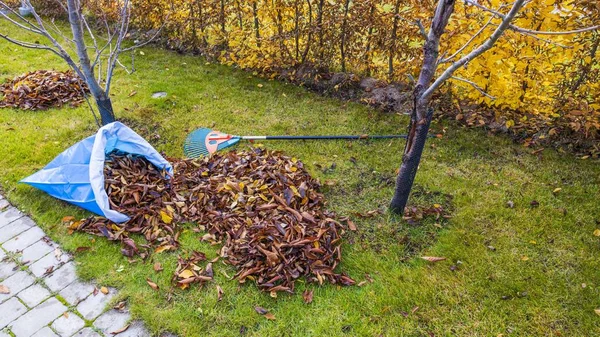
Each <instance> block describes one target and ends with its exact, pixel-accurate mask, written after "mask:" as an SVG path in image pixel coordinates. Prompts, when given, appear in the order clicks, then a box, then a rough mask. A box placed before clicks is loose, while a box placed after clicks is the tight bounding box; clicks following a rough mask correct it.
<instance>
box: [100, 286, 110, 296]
mask: <svg viewBox="0 0 600 337" xmlns="http://www.w3.org/2000/svg"><path fill="white" fill-rule="evenodd" d="M100 292H102V293H103V294H104V295H107V294H108V288H107V287H102V288H100Z"/></svg>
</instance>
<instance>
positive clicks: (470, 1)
mask: <svg viewBox="0 0 600 337" xmlns="http://www.w3.org/2000/svg"><path fill="white" fill-rule="evenodd" d="M466 2H467V3H468V4H470V5H473V6H475V7H477V8H479V9H481V10H484V11H486V12H490V13H492V14H494V15H495V16H497V17H499V18H501V19H502V20H505V18H506V16H505V15H504V14H502V13H500V12H498V11H495V10H493V9H491V8H487V7H485V6H483V5H481V4H479V3H477V1H475V0H466ZM509 28H510V29H511V30H514V31H516V32H519V33H525V34H527V35H529V34H533V35H569V34H579V33H585V32H590V31H594V30H600V25H596V26H591V27H585V28H581V29H574V30H566V31H557V32H553V31H543V30H534V29H526V28H521V27H518V26H515V25H513V24H510V25H509Z"/></svg>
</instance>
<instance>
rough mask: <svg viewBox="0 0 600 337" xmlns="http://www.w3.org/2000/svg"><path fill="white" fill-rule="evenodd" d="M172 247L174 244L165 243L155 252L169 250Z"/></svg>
mask: <svg viewBox="0 0 600 337" xmlns="http://www.w3.org/2000/svg"><path fill="white" fill-rule="evenodd" d="M171 248H173V246H171V245H163V246H159V247H158V248H156V249H155V250H154V252H155V253H162V252H164V251H165V250H169V249H171Z"/></svg>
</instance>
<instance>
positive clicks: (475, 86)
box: [450, 76, 496, 99]
mask: <svg viewBox="0 0 600 337" xmlns="http://www.w3.org/2000/svg"><path fill="white" fill-rule="evenodd" d="M450 78H451V79H454V80H458V81H462V82H465V83H468V84H470V85H471V86H472V87H473V88H475V89H477V91H479V92H480V93H481V94H482V95H483V96H485V97H488V98H490V99H496V97H495V96H492V95H490V94H488V93H487V92H485V90H483V89H482V88H481V87H480V86H478V85H477V84H476V83H475V82H473V81H469V80H467V79H466V78H462V77H458V76H452V77H450Z"/></svg>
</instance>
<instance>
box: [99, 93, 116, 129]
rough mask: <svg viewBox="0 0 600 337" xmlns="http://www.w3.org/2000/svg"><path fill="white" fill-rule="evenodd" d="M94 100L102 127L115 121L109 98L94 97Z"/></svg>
mask: <svg viewBox="0 0 600 337" xmlns="http://www.w3.org/2000/svg"><path fill="white" fill-rule="evenodd" d="M94 98H95V99H96V105H97V106H98V111H99V112H100V119H101V122H102V125H106V124H109V123H112V122H114V121H115V114H114V112H113V107H112V102H111V100H110V97H94Z"/></svg>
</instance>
